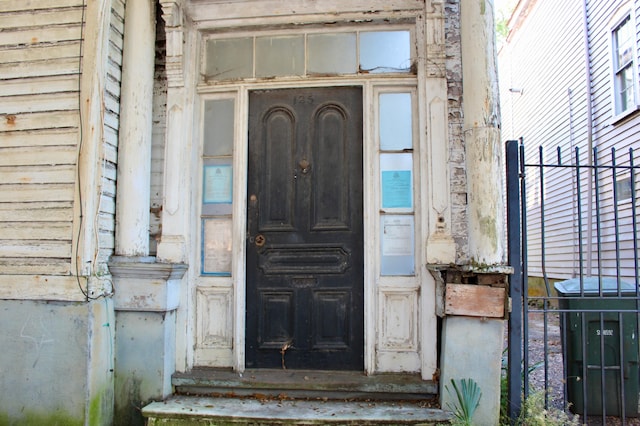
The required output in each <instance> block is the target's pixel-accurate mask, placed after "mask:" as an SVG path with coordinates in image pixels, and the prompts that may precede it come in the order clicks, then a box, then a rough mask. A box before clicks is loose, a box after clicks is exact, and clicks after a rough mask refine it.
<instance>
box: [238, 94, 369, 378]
mask: <svg viewBox="0 0 640 426" xmlns="http://www.w3.org/2000/svg"><path fill="white" fill-rule="evenodd" d="M247 189H248V204H247V215H248V216H247V217H248V221H247V222H248V226H247V227H248V229H247V315H246V319H247V324H246V326H247V330H246V367H247V368H282V367H285V368H298V369H332V370H361V369H363V352H364V345H363V341H364V339H363V333H364V319H363V318H364V316H363V305H364V303H363V226H362V89H361V88H359V87H340V88H310V89H284V90H264V91H254V92H251V93H250V96H249V177H248V188H247Z"/></svg>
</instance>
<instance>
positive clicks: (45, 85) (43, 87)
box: [0, 53, 78, 98]
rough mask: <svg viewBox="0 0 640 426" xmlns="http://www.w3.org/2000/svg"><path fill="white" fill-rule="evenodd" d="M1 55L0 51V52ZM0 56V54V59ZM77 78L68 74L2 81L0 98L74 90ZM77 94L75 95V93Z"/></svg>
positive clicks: (76, 87) (0, 58) (0, 57)
mask: <svg viewBox="0 0 640 426" xmlns="http://www.w3.org/2000/svg"><path fill="white" fill-rule="evenodd" d="M0 55H1V53H0ZM1 60H2V56H0V61H1ZM77 90H78V80H77V79H76V78H69V77H68V76H53V77H40V78H38V79H35V80H33V79H29V80H27V79H18V80H9V81H4V82H3V83H2V93H0V98H4V97H10V96H20V95H35V94H40V95H44V94H47V93H64V92H76V93H77ZM76 96H77V95H76Z"/></svg>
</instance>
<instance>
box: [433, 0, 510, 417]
mask: <svg viewBox="0 0 640 426" xmlns="http://www.w3.org/2000/svg"><path fill="white" fill-rule="evenodd" d="M460 36H461V39H460V40H461V53H462V70H463V71H462V81H463V85H462V90H463V92H462V93H463V114H464V123H463V126H464V129H463V130H464V144H465V154H466V171H467V195H468V204H467V217H468V241H469V252H468V256H469V261H468V264H466V265H461V266H462V268H463V269H465V270H466V273H465V275H464V276H465V277H466V278H467V279H468V282H466V283H465V282H464V281H462V280H458V279H456V276H455V274H453V273H448V274H447V275H448V276H447V277H446V280H447V282H446V287H445V288H446V290H445V294H446V297H445V302H444V305H445V306H444V311H445V312H444V314H445V317H444V320H443V328H442V356H441V359H442V366H441V373H442V374H441V403H442V405H443V406H444V407H445V408H446V407H450V406H455V404H456V397H455V395H452V394H451V393H450V392H449V391H447V390H446V388H445V386H447V387H448V388H449V389H451V388H452V384H451V380H457V381H459V380H462V379H468V378H471V379H473V380H474V381H475V382H476V383H477V384H478V385H479V387H480V389H481V391H482V398H481V400H480V405H479V407H478V410H477V411H476V413H475V416H474V418H473V419H472V422H473V424H477V425H496V424H498V423H499V417H500V373H501V355H502V342H503V333H504V316H505V313H504V306H505V282H506V277H505V273H506V272H508V270H509V268H508V267H506V266H505V265H504V262H505V232H504V230H505V223H504V203H503V188H502V180H503V173H504V170H503V168H502V160H501V158H502V152H503V149H502V147H501V143H500V131H499V128H498V124H499V107H498V102H499V96H498V82H497V70H496V55H495V32H494V22H493V1H492V0H475V1H472V0H463V1H461V2H460ZM470 273H471V274H470ZM451 391H452V389H451Z"/></svg>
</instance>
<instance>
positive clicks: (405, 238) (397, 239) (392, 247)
mask: <svg viewBox="0 0 640 426" xmlns="http://www.w3.org/2000/svg"><path fill="white" fill-rule="evenodd" d="M413 229H414V226H413V216H400V215H383V216H381V217H380V251H381V256H380V258H381V263H380V274H381V275H414V273H415V261H414V230H413Z"/></svg>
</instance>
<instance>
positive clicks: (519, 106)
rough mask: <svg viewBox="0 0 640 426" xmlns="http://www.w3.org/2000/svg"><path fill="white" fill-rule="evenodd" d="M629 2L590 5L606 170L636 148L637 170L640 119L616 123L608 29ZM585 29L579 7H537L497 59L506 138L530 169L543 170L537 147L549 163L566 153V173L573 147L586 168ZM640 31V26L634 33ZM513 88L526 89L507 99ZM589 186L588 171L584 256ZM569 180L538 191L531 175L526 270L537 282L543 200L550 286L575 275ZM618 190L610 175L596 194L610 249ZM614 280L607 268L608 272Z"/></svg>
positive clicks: (596, 139) (624, 229)
mask: <svg viewBox="0 0 640 426" xmlns="http://www.w3.org/2000/svg"><path fill="white" fill-rule="evenodd" d="M624 3H625V2H624V1H623V0H607V1H604V0H588V11H589V17H588V19H589V50H590V55H589V61H590V64H591V67H592V70H591V81H590V82H589V85H590V87H591V90H592V91H593V93H592V97H591V99H592V106H593V116H592V119H593V127H592V129H593V143H594V145H595V146H597V147H598V150H599V152H600V155H599V160H600V164H604V163H607V164H610V162H611V159H610V149H611V147H616V150H618V151H621V150H622V151H625V152H626V151H628V148H629V147H634V149H635V150H636V164H640V117H638V116H636V117H634V118H633V119H630V120H627V121H626V122H620V123H613V122H612V120H611V119H612V111H613V109H612V99H611V50H610V49H611V46H610V43H611V29H612V28H611V25H612V18H613V15H614V14H615V13H616V11H617V10H618V8H619V7H620V6H622V5H623V4H624ZM631 3H633V4H634V6H633V7H635V8H636V9H638V8H639V7H640V0H634V1H633V2H631ZM627 4H629V3H627ZM583 20H584V15H583V0H567V1H562V2H536V3H535V5H534V6H533V7H532V8H531V10H530V11H529V12H528V14H527V16H526V18H525V19H524V20H523V21H522V24H521V26H520V27H519V28H518V29H516V30H515V31H513V32H512V34H511V35H510V40H509V41H508V42H507V43H506V44H505V45H504V46H503V47H502V49H501V51H500V56H499V64H500V79H501V82H500V87H501V112H502V122H503V138H504V139H505V140H506V139H514V138H518V137H520V136H522V137H524V140H525V150H526V158H527V163H537V162H538V161H539V156H538V146H540V145H543V146H544V147H545V151H544V156H543V161H545V162H548V163H556V162H557V159H556V157H557V155H556V147H558V146H560V147H561V149H562V153H563V155H562V157H563V162H564V163H565V164H568V163H570V162H573V161H574V159H573V157H574V153H573V148H574V147H579V148H580V152H581V154H580V155H581V158H580V162H581V164H583V165H584V164H586V163H587V158H588V155H589V152H588V145H587V134H588V132H587V130H588V128H587V123H588V122H587V102H588V97H587V87H588V86H587V83H586V80H585V69H586V66H587V59H586V56H585V46H584V21H583ZM638 22H639V21H638V20H637V19H636V24H638ZM635 34H638V31H636V32H635ZM512 88H516V89H523V92H522V93H519V92H513V91H510V90H509V89H512ZM627 156H628V154H627ZM621 159H622V155H621V154H620V157H619V160H621ZM625 161H627V162H628V159H627V160H625ZM618 163H620V161H618ZM587 178H588V174H587V171H586V170H583V171H582V174H581V184H582V195H581V201H582V209H583V225H582V226H583V242H584V243H585V246H584V249H585V250H586V238H587V232H586V228H587V215H588V208H589V206H590V205H591V206H593V200H588V199H587V192H586V188H587V185H588V181H587ZM570 179H572V177H571V173H570V172H568V171H553V172H552V171H551V170H550V169H545V186H544V188H540V184H539V182H538V173H537V171H534V170H533V169H528V170H527V187H528V192H527V197H528V199H527V208H528V211H529V216H528V218H527V219H528V223H527V233H528V236H529V246H528V250H529V258H528V261H529V272H530V274H531V275H533V276H540V275H541V274H542V272H543V271H542V261H543V259H542V240H541V236H540V226H541V224H540V220H539V218H538V217H537V215H539V214H540V210H539V207H540V202H541V200H542V197H544V201H545V215H546V216H545V227H546V228H545V232H546V235H545V249H546V257H545V259H544V261H545V265H544V266H545V269H546V272H547V274H548V275H549V276H550V277H551V278H569V277H571V276H572V275H574V274H575V273H576V269H575V268H577V256H578V255H577V249H578V242H579V241H578V235H579V232H578V231H579V230H578V228H577V226H578V221H577V216H576V215H577V202H578V196H574V197H570V196H568V194H571V192H572V191H574V190H575V184H571V183H568V182H570ZM612 188H613V180H612V179H611V176H610V173H608V174H606V173H605V174H604V175H603V179H601V180H600V186H599V190H600V202H601V205H602V207H603V211H602V212H601V214H602V218H601V225H602V226H601V232H602V234H601V237H602V239H603V241H610V240H611V238H612V235H613V234H614V232H615V229H614V227H613V224H612V223H613V202H612ZM627 215H628V212H627ZM594 223H595V222H594ZM594 228H595V225H594ZM618 232H619V233H620V234H621V235H629V234H630V220H628V219H627V220H626V222H625V221H624V220H623V221H622V222H621V224H620V227H619V231H618ZM594 241H595V237H594ZM594 250H595V246H594ZM621 250H622V252H621V257H622V258H628V257H629V256H630V253H629V252H628V248H627V247H622V248H621ZM586 257H587V255H586V254H585V258H586ZM602 257H603V264H604V262H607V265H609V263H610V262H611V259H614V258H615V246H614V245H613V244H610V243H606V244H604V246H603V248H602ZM594 258H595V255H594ZM624 270H625V273H627V272H628V271H629V269H628V267H627V266H625V267H624ZM610 272H611V268H610V265H609V266H607V273H610Z"/></svg>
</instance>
